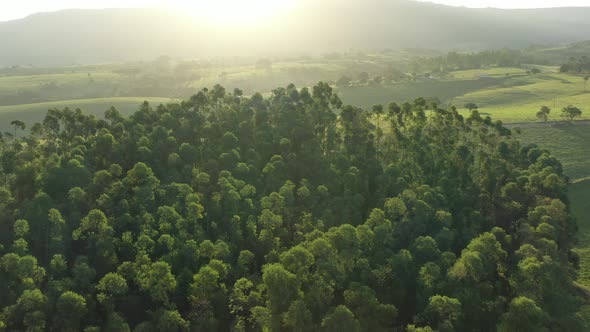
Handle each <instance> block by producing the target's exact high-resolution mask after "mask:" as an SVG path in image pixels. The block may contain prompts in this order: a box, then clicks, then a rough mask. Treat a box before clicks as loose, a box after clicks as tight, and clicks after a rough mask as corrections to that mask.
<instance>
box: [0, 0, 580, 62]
mask: <svg viewBox="0 0 590 332" xmlns="http://www.w3.org/2000/svg"><path fill="white" fill-rule="evenodd" d="M589 16H590V8H556V9H534V10H500V9H468V8H459V7H450V6H444V5H437V4H431V3H421V2H414V1H409V0H396V1H391V0H367V1H357V0H353V1H336V0H326V1H321V2H320V1H310V0H306V1H303V2H302V3H301V4H300V5H299V6H297V7H295V8H293V9H292V10H290V12H289V13H288V17H282V18H279V17H277V18H276V19H274V20H273V19H271V20H268V21H265V22H261V23H259V24H258V25H255V26H247V27H246V26H239V25H228V26H224V27H221V26H218V25H215V24H212V23H208V22H204V21H202V20H197V19H195V18H194V17H191V16H188V15H186V14H184V13H178V12H173V11H164V10H156V9H105V10H66V11H60V12H53V13H42V14H35V15H32V16H29V17H27V18H25V19H21V20H15V21H9V22H0V40H2V44H3V47H2V48H0V66H9V65H15V64H21V65H28V64H33V65H36V66H46V65H64V64H66V65H67V64H72V63H96V62H111V61H126V60H141V59H153V58H154V57H157V56H160V55H163V54H167V55H170V56H174V57H194V56H216V55H227V56H234V55H254V56H256V55H262V54H264V55H293V54H302V53H318V52H325V51H332V50H343V49H350V48H378V49H384V48H416V47H421V48H440V49H447V50H450V49H484V48H498V47H504V46H507V47H526V46H528V45H530V44H552V43H566V42H575V41H579V40H583V39H587V33H586V32H587V31H590V21H588V20H587V19H586V18H587V17H589ZM271 26H272V29H270V27H271ZM211 37H214V38H211Z"/></svg>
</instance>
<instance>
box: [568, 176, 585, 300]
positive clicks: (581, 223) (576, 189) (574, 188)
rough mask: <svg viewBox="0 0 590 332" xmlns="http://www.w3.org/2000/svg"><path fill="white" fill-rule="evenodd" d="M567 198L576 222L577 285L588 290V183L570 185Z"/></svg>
mask: <svg viewBox="0 0 590 332" xmlns="http://www.w3.org/2000/svg"><path fill="white" fill-rule="evenodd" d="M568 196H569V199H570V202H571V204H572V213H573V214H574V216H575V217H576V219H577V222H578V243H577V246H576V249H575V250H574V251H575V252H576V253H577V254H578V255H579V256H580V271H579V275H578V283H580V284H582V285H583V286H585V287H588V288H590V204H589V202H590V181H589V180H586V181H582V182H578V183H574V184H572V185H571V186H570V187H569V195H568Z"/></svg>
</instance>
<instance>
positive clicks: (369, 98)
mask: <svg viewBox="0 0 590 332" xmlns="http://www.w3.org/2000/svg"><path fill="white" fill-rule="evenodd" d="M504 80H505V79H504V78H502V79H497V80H496V79H491V80H471V79H470V80H440V81H438V80H430V81H423V82H402V83H395V84H393V85H388V86H363V87H340V88H338V89H337V92H338V94H339V95H340V97H341V98H342V101H344V103H346V104H351V105H355V106H358V107H363V108H370V107H371V106H373V105H374V104H383V105H387V104H388V103H390V102H392V101H394V102H397V103H403V102H406V101H409V102H411V101H412V100H414V99H416V98H418V97H435V98H438V99H439V100H440V101H441V102H442V103H443V104H445V103H446V102H447V101H449V100H452V99H453V98H454V97H456V96H461V95H464V94H468V93H471V92H476V91H480V90H487V89H490V88H493V87H495V86H497V85H499V84H501V83H502V82H503V81H504Z"/></svg>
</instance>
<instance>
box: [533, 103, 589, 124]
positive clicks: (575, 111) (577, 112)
mask: <svg viewBox="0 0 590 332" xmlns="http://www.w3.org/2000/svg"><path fill="white" fill-rule="evenodd" d="M550 113H551V108H549V107H548V106H542V107H541V109H539V111H538V112H537V118H538V119H539V120H543V121H544V122H547V120H548V118H549V114H550ZM561 116H562V117H564V118H566V119H567V120H568V121H570V122H572V121H574V120H575V119H576V118H579V117H581V116H582V110H581V109H579V108H577V107H575V106H572V105H569V106H566V107H564V108H562V109H561Z"/></svg>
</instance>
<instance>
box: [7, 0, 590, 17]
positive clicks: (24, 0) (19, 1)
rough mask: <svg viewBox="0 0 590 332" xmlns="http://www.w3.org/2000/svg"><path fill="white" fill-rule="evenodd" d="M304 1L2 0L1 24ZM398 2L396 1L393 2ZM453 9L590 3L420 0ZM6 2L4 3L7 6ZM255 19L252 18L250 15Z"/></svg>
mask: <svg viewBox="0 0 590 332" xmlns="http://www.w3.org/2000/svg"><path fill="white" fill-rule="evenodd" d="M299 1H302V0H83V1H82V0H51V1H49V0H0V21H8V20H14V19H19V18H23V17H26V16H28V15H30V14H34V13H38V12H49V11H56V10H61V9H70V8H134V7H173V8H180V9H182V10H192V11H194V12H196V13H200V15H201V16H210V17H213V18H215V17H218V18H221V17H222V14H223V15H225V16H227V15H228V12H227V8H234V9H233V10H232V11H231V12H230V13H229V16H230V18H232V19H235V17H232V16H236V17H238V16H243V14H244V13H245V12H246V13H256V15H258V16H259V17H260V16H269V15H273V14H275V13H278V12H281V11H284V10H286V9H287V8H288V7H289V6H290V5H292V4H293V3H295V2H299ZM392 1H394V0H392ZM419 1H427V2H436V3H442V4H448V5H453V6H466V7H496V8H540V7H565V6H590V0H487V1H486V0H419ZM3 2H4V4H3ZM250 16H252V15H250Z"/></svg>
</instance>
